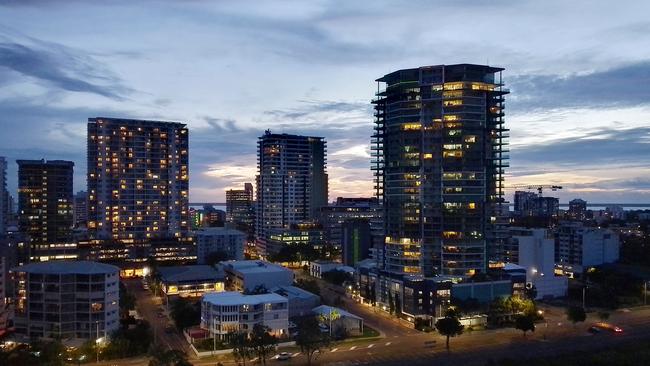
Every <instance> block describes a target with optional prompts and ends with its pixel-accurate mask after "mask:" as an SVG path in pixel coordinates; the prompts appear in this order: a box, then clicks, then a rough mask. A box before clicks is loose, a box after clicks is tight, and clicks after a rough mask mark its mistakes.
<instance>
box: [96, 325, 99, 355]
mask: <svg viewBox="0 0 650 366" xmlns="http://www.w3.org/2000/svg"><path fill="white" fill-rule="evenodd" d="M95 325H97V335H96V337H95V349H96V350H97V362H98V363H99V320H97V321H95Z"/></svg>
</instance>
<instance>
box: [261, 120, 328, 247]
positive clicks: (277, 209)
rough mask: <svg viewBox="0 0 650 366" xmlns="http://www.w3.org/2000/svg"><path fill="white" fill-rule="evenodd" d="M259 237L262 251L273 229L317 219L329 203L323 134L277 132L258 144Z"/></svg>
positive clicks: (263, 137) (263, 138)
mask: <svg viewBox="0 0 650 366" xmlns="http://www.w3.org/2000/svg"><path fill="white" fill-rule="evenodd" d="M257 146H258V162H257V163H258V166H257V168H258V175H257V177H256V181H257V195H256V196H257V207H256V229H255V230H256V239H257V245H258V251H259V252H260V253H261V254H274V253H271V252H268V251H267V248H266V244H267V242H268V240H269V236H270V235H271V230H272V229H288V228H290V227H291V225H294V224H301V223H305V222H314V221H317V219H318V216H319V213H320V209H321V207H323V206H325V205H327V172H326V142H325V140H324V139H323V138H322V137H310V136H298V135H288V134H273V133H271V132H270V131H266V132H265V134H264V135H263V136H261V137H260V138H259V140H258V143H257Z"/></svg>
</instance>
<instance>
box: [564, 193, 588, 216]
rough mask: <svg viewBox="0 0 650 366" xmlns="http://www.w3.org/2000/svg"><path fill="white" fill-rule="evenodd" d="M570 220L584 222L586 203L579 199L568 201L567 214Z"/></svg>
mask: <svg viewBox="0 0 650 366" xmlns="http://www.w3.org/2000/svg"><path fill="white" fill-rule="evenodd" d="M567 214H568V215H569V217H570V218H572V219H574V220H584V219H586V218H587V201H585V200H581V199H580V198H576V199H573V200H571V201H569V210H568V212H567Z"/></svg>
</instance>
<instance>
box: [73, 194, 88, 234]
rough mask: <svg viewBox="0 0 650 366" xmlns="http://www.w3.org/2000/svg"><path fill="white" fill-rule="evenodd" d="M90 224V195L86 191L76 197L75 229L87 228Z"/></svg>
mask: <svg viewBox="0 0 650 366" xmlns="http://www.w3.org/2000/svg"><path fill="white" fill-rule="evenodd" d="M87 222H88V194H86V192H85V191H80V192H77V194H75V195H74V227H76V228H77V227H85V226H86V223H87Z"/></svg>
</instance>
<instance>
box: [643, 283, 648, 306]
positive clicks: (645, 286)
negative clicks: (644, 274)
mask: <svg viewBox="0 0 650 366" xmlns="http://www.w3.org/2000/svg"><path fill="white" fill-rule="evenodd" d="M643 305H648V281H646V280H644V281H643Z"/></svg>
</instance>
